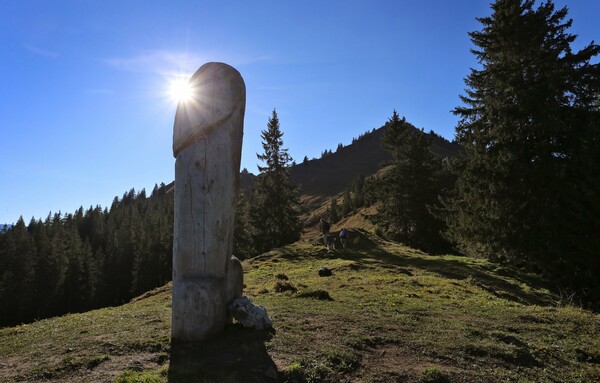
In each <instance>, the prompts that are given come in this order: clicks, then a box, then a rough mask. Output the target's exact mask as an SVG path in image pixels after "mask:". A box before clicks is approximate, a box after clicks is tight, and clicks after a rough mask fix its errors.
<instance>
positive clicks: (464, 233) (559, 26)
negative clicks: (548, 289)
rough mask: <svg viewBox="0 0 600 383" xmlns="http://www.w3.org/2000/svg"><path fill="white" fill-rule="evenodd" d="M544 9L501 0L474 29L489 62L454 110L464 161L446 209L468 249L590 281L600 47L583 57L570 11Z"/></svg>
mask: <svg viewBox="0 0 600 383" xmlns="http://www.w3.org/2000/svg"><path fill="white" fill-rule="evenodd" d="M534 4H535V2H534V1H533V0H497V1H496V2H495V3H493V4H492V14H491V15H490V16H488V17H483V18H479V19H478V20H479V22H480V23H481V24H482V30H480V31H474V32H471V33H470V34H469V35H470V37H471V40H472V42H473V44H475V46H476V48H475V49H473V50H472V52H473V54H474V55H475V56H476V57H477V60H478V61H479V63H480V67H479V68H476V69H472V70H471V73H470V74H469V76H468V77H467V78H466V80H465V82H466V84H467V86H468V89H467V90H466V95H465V96H462V97H461V100H462V101H463V105H462V106H460V107H457V108H456V109H455V110H454V113H455V114H457V115H458V116H459V117H460V121H459V124H458V126H457V128H456V138H457V140H458V142H459V143H460V144H461V145H462V147H463V149H464V157H463V158H462V159H461V160H459V161H457V163H456V164H455V165H454V172H455V174H456V176H457V177H458V179H457V182H456V187H455V192H454V193H455V194H454V195H453V196H452V197H451V198H449V199H448V200H447V201H446V203H445V205H446V208H447V213H448V219H447V222H448V227H449V230H448V234H449V236H450V237H451V238H452V239H453V240H454V241H455V242H456V243H457V244H458V246H459V248H460V249H461V250H462V251H463V252H465V253H467V254H471V255H478V256H487V257H493V258H498V257H500V258H503V259H509V260H521V261H527V262H529V263H535V264H536V265H537V266H538V267H541V268H542V269H544V270H546V271H549V272H554V273H555V274H557V273H559V272H560V271H561V270H562V271H563V272H565V273H563V275H566V274H570V275H571V276H573V277H574V279H579V280H583V279H586V278H587V279H588V280H591V277H592V275H591V274H590V272H591V270H592V269H593V267H590V266H594V267H595V268H596V269H595V270H596V271H599V268H598V266H599V264H600V261H598V257H597V254H598V250H599V249H600V244H599V242H598V241H599V240H598V238H599V236H598V235H597V233H598V232H600V227H599V225H600V224H599V220H598V219H597V217H598V214H599V213H600V209H599V208H600V203H599V202H598V201H599V200H600V199H599V197H600V189H599V182H598V176H597V175H598V171H599V170H600V168H599V158H600V150H599V146H598V141H599V137H600V135H599V132H598V129H599V128H598V111H599V109H598V99H599V95H600V67H599V65H598V64H592V63H591V62H590V60H591V59H592V58H593V57H594V56H596V55H597V54H598V53H599V52H600V47H599V46H598V45H596V44H594V43H593V42H592V43H591V44H589V45H587V46H585V47H584V48H583V49H582V50H580V51H579V52H573V51H572V50H571V44H572V43H573V42H574V41H575V37H576V36H575V35H572V34H569V33H568V32H567V30H568V28H569V27H570V26H571V24H572V20H565V17H566V16H567V9H566V7H565V8H562V9H559V10H555V8H554V4H553V2H552V1H547V2H544V3H542V4H540V5H539V7H538V8H537V9H534ZM583 206H586V208H583ZM593 216H595V217H596V218H593ZM594 250H595V251H594ZM592 252H594V253H595V255H594V256H592ZM553 270H554V271H553ZM597 283H598V282H596V284H597ZM597 287H598V286H597Z"/></svg>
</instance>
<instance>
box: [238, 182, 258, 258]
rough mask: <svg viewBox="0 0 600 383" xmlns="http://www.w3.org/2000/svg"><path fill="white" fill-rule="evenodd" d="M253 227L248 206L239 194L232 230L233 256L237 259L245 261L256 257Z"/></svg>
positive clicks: (242, 194) (243, 197)
mask: <svg viewBox="0 0 600 383" xmlns="http://www.w3.org/2000/svg"><path fill="white" fill-rule="evenodd" d="M253 232H254V227H253V225H252V221H251V219H250V204H249V203H248V200H247V199H246V197H245V196H244V193H240V195H239V197H238V203H237V207H236V210H235V223H234V229H233V233H234V235H233V255H235V256H236V257H237V258H239V259H246V258H250V257H252V256H254V255H256V250H255V248H254V242H253V238H252V234H253Z"/></svg>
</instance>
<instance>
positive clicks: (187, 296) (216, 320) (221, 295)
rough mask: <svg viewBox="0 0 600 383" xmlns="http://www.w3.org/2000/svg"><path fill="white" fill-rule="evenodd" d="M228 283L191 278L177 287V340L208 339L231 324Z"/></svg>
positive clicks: (174, 329) (174, 332) (174, 325)
mask: <svg viewBox="0 0 600 383" xmlns="http://www.w3.org/2000/svg"><path fill="white" fill-rule="evenodd" d="M224 282H225V281H224V279H221V278H200V277H197V278H192V277H188V278H184V279H181V280H179V281H177V283H174V284H173V323H172V329H171V337H172V339H173V340H177V341H184V342H189V341H199V340H205V339H208V338H210V337H213V336H215V335H217V334H219V333H220V332H221V331H223V328H224V327H225V324H226V323H227V321H228V319H227V302H226V301H225V300H226V298H225V289H224V286H225V283H224Z"/></svg>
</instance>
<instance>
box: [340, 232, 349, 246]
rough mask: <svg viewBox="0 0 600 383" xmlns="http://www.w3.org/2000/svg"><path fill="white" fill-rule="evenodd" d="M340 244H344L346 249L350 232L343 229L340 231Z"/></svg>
mask: <svg viewBox="0 0 600 383" xmlns="http://www.w3.org/2000/svg"><path fill="white" fill-rule="evenodd" d="M340 242H341V243H342V248H343V249H346V244H347V243H348V230H346V229H345V228H343V227H342V230H340Z"/></svg>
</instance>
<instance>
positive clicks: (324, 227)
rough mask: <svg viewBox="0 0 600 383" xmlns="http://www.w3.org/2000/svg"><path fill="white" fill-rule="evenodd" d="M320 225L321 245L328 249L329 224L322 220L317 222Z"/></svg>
mask: <svg viewBox="0 0 600 383" xmlns="http://www.w3.org/2000/svg"><path fill="white" fill-rule="evenodd" d="M319 222H320V224H321V234H323V244H324V245H325V247H327V248H329V227H330V226H329V222H327V221H325V220H324V219H323V218H321V220H320V221H319Z"/></svg>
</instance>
